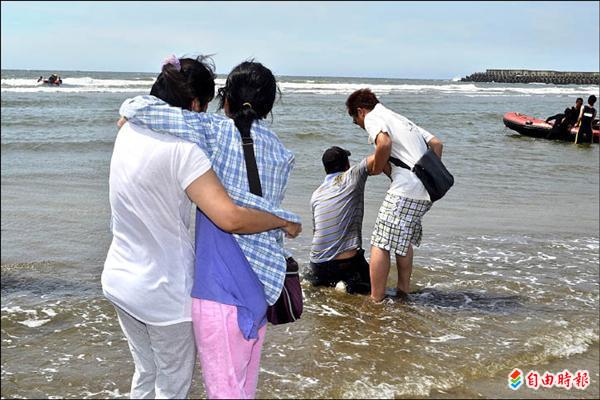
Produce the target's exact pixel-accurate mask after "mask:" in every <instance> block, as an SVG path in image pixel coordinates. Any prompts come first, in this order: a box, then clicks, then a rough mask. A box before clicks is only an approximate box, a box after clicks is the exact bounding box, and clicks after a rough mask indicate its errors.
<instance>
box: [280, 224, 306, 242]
mask: <svg viewBox="0 0 600 400" xmlns="http://www.w3.org/2000/svg"><path fill="white" fill-rule="evenodd" d="M281 229H283V231H284V232H285V236H286V237H288V238H292V239H293V238H295V237H296V236H298V235H299V234H300V232H302V224H296V223H293V222H290V221H286V223H285V225H284V226H283V227H282V228H281Z"/></svg>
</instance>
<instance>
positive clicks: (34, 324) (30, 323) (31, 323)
mask: <svg viewBox="0 0 600 400" xmlns="http://www.w3.org/2000/svg"><path fill="white" fill-rule="evenodd" d="M18 322H19V324H21V325H25V326H28V327H30V328H37V327H39V326H42V325H44V324H46V323H48V322H50V320H49V319H27V320H25V321H18Z"/></svg>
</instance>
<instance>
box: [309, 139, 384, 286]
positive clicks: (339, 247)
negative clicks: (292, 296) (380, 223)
mask: <svg viewBox="0 0 600 400" xmlns="http://www.w3.org/2000/svg"><path fill="white" fill-rule="evenodd" d="M349 155H350V152H349V151H348V150H345V149H342V148H341V147H337V146H333V147H330V148H329V149H327V150H325V153H323V157H322V161H323V166H324V167H325V173H326V175H325V180H324V181H323V183H322V184H321V186H319V187H318V188H317V189H316V190H315V191H314V193H313V194H312V197H311V199H310V204H311V208H312V215H313V239H312V246H311V249H310V269H309V272H308V273H307V274H306V276H305V278H306V279H307V280H308V281H309V282H310V283H311V284H312V285H313V286H329V287H334V286H335V287H336V288H338V287H340V288H343V290H344V291H346V292H348V293H361V294H369V293H370V292H371V284H370V279H369V263H368V262H367V261H366V260H365V255H364V254H365V251H364V250H363V248H362V222H363V215H364V197H365V183H366V181H367V177H368V176H369V170H370V169H373V165H372V164H373V162H374V157H373V156H370V157H368V158H365V159H363V160H362V161H361V162H360V163H358V164H356V165H353V166H350V161H349V160H348V156H349ZM369 165H370V168H369ZM340 282H343V283H340Z"/></svg>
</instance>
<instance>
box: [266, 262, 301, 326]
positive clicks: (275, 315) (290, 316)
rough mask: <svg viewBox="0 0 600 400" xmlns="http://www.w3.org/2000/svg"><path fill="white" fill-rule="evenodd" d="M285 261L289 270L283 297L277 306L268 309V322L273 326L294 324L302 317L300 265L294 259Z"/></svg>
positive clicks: (282, 291)
mask: <svg viewBox="0 0 600 400" xmlns="http://www.w3.org/2000/svg"><path fill="white" fill-rule="evenodd" d="M285 261H286V263H287V269H286V273H285V280H284V281H283V289H282V290H281V295H280V296H279V298H278V299H277V301H276V302H275V304H273V305H272V306H269V307H268V308H267V321H269V322H270V323H272V324H273V325H281V324H287V323H288V322H294V321H296V320H297V319H299V318H300V316H301V315H302V308H303V305H302V287H301V286H300V275H299V273H298V263H297V262H296V260H294V259H293V258H292V257H289V258H287V259H286V260H285Z"/></svg>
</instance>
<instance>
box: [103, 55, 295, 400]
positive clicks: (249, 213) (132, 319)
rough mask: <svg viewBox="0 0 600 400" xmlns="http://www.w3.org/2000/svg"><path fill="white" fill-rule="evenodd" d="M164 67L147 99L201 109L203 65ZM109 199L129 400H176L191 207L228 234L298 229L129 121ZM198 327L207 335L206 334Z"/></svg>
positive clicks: (206, 83) (183, 382)
mask: <svg viewBox="0 0 600 400" xmlns="http://www.w3.org/2000/svg"><path fill="white" fill-rule="evenodd" d="M167 61H168V62H166V63H165V64H164V65H163V68H162V72H161V73H160V75H159V76H158V78H157V79H156V82H155V83H154V85H153V87H152V93H153V94H154V95H155V96H157V97H158V98H160V99H162V100H164V101H166V102H167V103H168V104H172V105H173V106H178V107H183V108H185V109H188V110H194V111H196V112H200V111H206V108H207V106H208V102H209V101H210V100H211V99H212V98H213V96H214V87H215V85H214V73H213V72H212V70H211V68H210V67H209V66H208V65H207V64H206V63H205V62H204V59H201V58H199V59H191V58H184V59H177V58H176V57H173V58H172V59H169V60H167ZM109 197H110V206H111V214H112V219H111V221H112V224H111V225H112V233H113V240H112V243H111V245H110V249H109V250H108V254H107V256H106V261H105V263H104V270H103V272H102V290H103V293H104V295H105V297H106V298H107V299H108V300H110V301H111V303H113V305H114V306H115V310H116V313H117V316H118V319H119V324H120V325H121V329H122V330H123V333H124V334H125V337H126V338H127V342H128V344H129V349H130V351H131V355H132V357H133V361H134V366H135V373H134V374H133V378H132V382H131V391H130V396H131V398H134V399H146V398H172V399H185V398H187V395H188V391H189V388H190V385H191V381H192V375H193V370H194V365H195V357H196V349H195V346H194V333H193V329H192V322H191V321H192V298H191V297H190V292H191V290H192V285H193V283H194V276H193V275H194V244H193V241H192V238H191V237H190V234H189V226H190V215H191V211H192V209H191V202H190V200H192V201H193V202H194V203H195V205H196V206H198V208H199V210H202V212H204V213H205V214H206V216H207V218H210V219H211V220H212V222H213V223H214V224H216V225H217V226H218V227H219V228H220V229H223V230H225V231H229V232H235V233H240V234H250V233H256V232H263V231H271V230H274V229H277V228H283V229H284V230H285V231H286V232H287V233H288V234H291V235H296V234H297V233H298V228H299V225H297V224H293V223H288V222H287V221H286V220H284V219H282V218H278V217H276V216H275V215H272V214H270V213H265V212H262V211H258V210H252V209H248V208H243V207H240V206H237V205H236V204H235V203H233V202H232V200H231V198H230V197H229V196H228V195H227V192H226V191H225V189H224V187H223V186H222V184H221V182H220V181H219V179H218V177H217V175H216V174H215V172H214V171H213V169H212V168H211V161H210V160H209V159H208V157H207V155H206V154H205V152H204V151H202V150H201V148H200V147H199V146H197V145H196V144H195V143H190V142H187V141H184V140H182V139H179V138H176V137H171V136H165V135H160V134H157V133H156V132H154V131H152V130H150V129H147V128H143V127H140V126H135V125H133V124H125V125H124V126H123V127H122V128H121V130H120V131H119V133H118V135H117V138H116V140H115V145H114V150H113V155H112V159H111V163H110V178H109ZM257 205H259V204H258V203H257ZM196 256H197V255H196ZM233 256H234V254H232V253H227V254H223V255H222V256H221V258H223V257H233ZM204 261H205V262H210V261H211V260H204ZM215 315H216V314H215ZM203 328H204V327H203ZM205 329H206V330H207V331H206V335H209V336H210V335H211V334H215V332H214V331H211V330H210V329H209V328H205ZM217 335H219V334H217ZM219 336H220V335H219ZM221 361H222V360H219V362H218V363H217V364H219V363H220V362H221Z"/></svg>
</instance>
